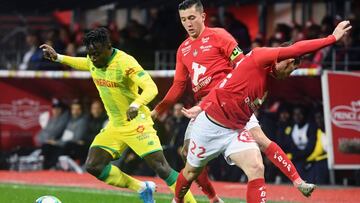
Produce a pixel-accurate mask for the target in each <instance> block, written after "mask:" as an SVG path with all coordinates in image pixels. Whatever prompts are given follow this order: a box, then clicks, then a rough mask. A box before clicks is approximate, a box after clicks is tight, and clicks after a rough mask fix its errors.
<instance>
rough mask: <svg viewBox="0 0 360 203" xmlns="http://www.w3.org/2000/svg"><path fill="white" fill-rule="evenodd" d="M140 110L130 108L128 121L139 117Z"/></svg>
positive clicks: (127, 113) (127, 112) (127, 114)
mask: <svg viewBox="0 0 360 203" xmlns="http://www.w3.org/2000/svg"><path fill="white" fill-rule="evenodd" d="M138 110H139V109H138V108H137V107H133V106H130V107H129V109H128V110H127V111H126V116H127V120H128V121H131V120H132V119H134V118H135V117H136V116H137V115H138Z"/></svg>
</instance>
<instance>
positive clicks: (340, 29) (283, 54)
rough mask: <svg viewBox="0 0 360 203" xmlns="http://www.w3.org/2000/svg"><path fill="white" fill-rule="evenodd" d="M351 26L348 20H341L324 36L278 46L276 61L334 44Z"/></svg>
mask: <svg viewBox="0 0 360 203" xmlns="http://www.w3.org/2000/svg"><path fill="white" fill-rule="evenodd" d="M351 28H352V27H351V25H350V21H342V22H340V23H339V24H338V25H337V26H336V28H335V29H334V32H333V34H332V35H329V36H328V37H326V38H320V39H313V40H302V41H299V42H296V43H295V44H293V45H291V46H289V47H280V48H279V49H280V50H279V57H278V61H281V60H285V59H289V58H295V57H299V56H302V55H304V54H308V53H310V52H314V51H316V50H318V49H321V48H324V47H326V46H329V45H331V44H334V43H335V42H337V41H339V40H341V38H343V37H344V36H345V34H346V33H347V32H348V31H349V30H350V29H351Z"/></svg>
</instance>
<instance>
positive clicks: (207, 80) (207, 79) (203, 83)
mask: <svg viewBox="0 0 360 203" xmlns="http://www.w3.org/2000/svg"><path fill="white" fill-rule="evenodd" d="M211 79H212V77H211V76H208V77H204V78H202V80H201V81H199V83H198V84H197V85H196V86H195V87H193V88H192V90H193V92H198V91H199V90H200V89H201V88H203V87H205V86H207V85H208V84H209V83H210V82H211Z"/></svg>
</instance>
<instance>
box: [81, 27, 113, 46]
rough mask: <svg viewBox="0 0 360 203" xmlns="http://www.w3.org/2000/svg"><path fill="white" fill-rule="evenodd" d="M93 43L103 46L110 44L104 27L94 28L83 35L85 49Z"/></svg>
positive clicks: (107, 32)
mask: <svg viewBox="0 0 360 203" xmlns="http://www.w3.org/2000/svg"><path fill="white" fill-rule="evenodd" d="M95 43H101V44H103V45H106V44H109V43H110V35H109V31H108V30H107V29H106V28H104V27H99V28H96V29H95V30H92V31H90V32H88V33H86V34H85V37H84V44H85V46H86V47H89V46H90V45H93V46H94V44H95Z"/></svg>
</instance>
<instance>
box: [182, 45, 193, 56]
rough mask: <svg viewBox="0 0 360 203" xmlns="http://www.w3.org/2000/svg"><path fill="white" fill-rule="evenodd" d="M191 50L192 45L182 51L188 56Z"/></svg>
mask: <svg viewBox="0 0 360 203" xmlns="http://www.w3.org/2000/svg"><path fill="white" fill-rule="evenodd" d="M190 50H191V45H189V46H187V47H184V48H182V49H181V53H182V54H183V55H184V56H186V55H187V54H188V53H189V52H190Z"/></svg>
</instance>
